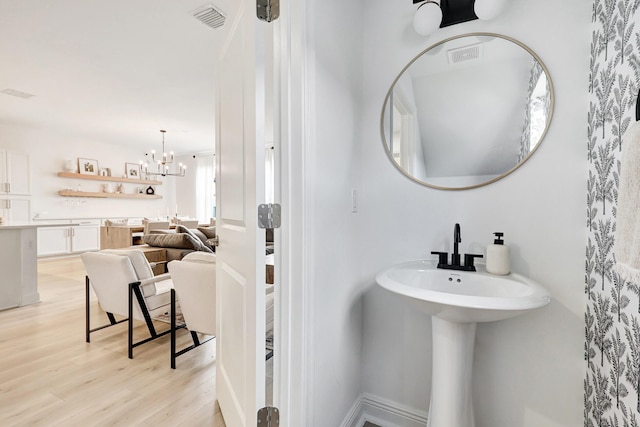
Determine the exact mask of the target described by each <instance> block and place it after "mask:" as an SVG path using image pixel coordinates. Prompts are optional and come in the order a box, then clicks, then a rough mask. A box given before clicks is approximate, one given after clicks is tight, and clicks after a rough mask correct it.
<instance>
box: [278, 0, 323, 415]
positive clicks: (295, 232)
mask: <svg viewBox="0 0 640 427" xmlns="http://www.w3.org/2000/svg"><path fill="white" fill-rule="evenodd" d="M311 8H312V5H311V3H310V2H308V1H307V0H281V1H280V18H279V19H278V20H277V21H275V22H276V23H277V29H276V31H277V34H278V36H277V41H276V44H275V46H274V52H275V55H276V58H277V61H276V63H277V64H278V68H279V69H278V73H279V79H278V80H279V82H280V85H279V88H278V89H279V90H278V93H279V109H278V110H279V111H280V120H279V122H280V126H279V138H276V141H279V145H280V150H279V151H280V159H279V160H280V161H279V164H280V168H279V169H280V170H279V173H280V198H281V200H280V202H281V205H282V228H281V229H280V230H279V232H278V231H276V235H275V240H276V247H275V250H276V253H280V254H281V256H280V259H278V257H276V259H275V279H276V280H275V282H276V283H278V284H279V285H277V286H276V292H277V293H276V299H277V301H278V302H277V303H276V313H275V316H276V317H275V328H276V329H275V330H276V343H275V352H276V353H275V354H276V355H277V356H276V360H275V363H274V390H273V392H274V404H275V406H277V407H278V408H279V411H280V418H281V421H282V422H283V423H282V424H281V425H283V426H285V427H293V426H303V425H304V426H312V425H313V418H314V417H313V401H314V396H313V391H314V381H313V375H312V374H313V354H314V351H313V350H314V347H315V337H314V336H313V335H312V331H313V329H312V328H311V327H310V325H311V324H312V323H311V320H312V319H313V305H312V301H313V281H314V280H313V277H314V275H313V269H314V265H315V264H314V263H313V261H312V260H313V259H314V254H313V248H314V244H313V243H314V240H315V239H314V235H313V227H311V225H312V224H313V223H314V203H313V200H314V197H313V195H314V188H315V187H314V181H313V180H314V177H315V170H314V169H313V168H314V162H313V161H312V160H313V158H314V151H315V150H314V146H315V132H314V131H315V114H314V113H315V111H314V108H313V100H314V99H315V97H314V88H315V78H314V72H313V71H314V64H315V58H314V56H313V50H312V49H308V45H309V43H311V42H312V34H313V32H312V30H313V22H312V20H309V19H307V16H310V9H311ZM278 242H279V243H278Z"/></svg>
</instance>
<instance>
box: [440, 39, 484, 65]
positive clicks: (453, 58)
mask: <svg viewBox="0 0 640 427" xmlns="http://www.w3.org/2000/svg"><path fill="white" fill-rule="evenodd" d="M447 55H448V56H449V64H458V63H460V62H466V61H473V60H476V59H480V57H481V56H482V43H477V44H472V45H469V46H464V47H459V48H457V49H451V50H449V51H447Z"/></svg>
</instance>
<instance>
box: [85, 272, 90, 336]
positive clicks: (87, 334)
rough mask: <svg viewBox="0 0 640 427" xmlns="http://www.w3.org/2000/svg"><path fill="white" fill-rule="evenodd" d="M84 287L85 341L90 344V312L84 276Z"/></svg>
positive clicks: (86, 282)
mask: <svg viewBox="0 0 640 427" xmlns="http://www.w3.org/2000/svg"><path fill="white" fill-rule="evenodd" d="M84 285H85V293H84V297H85V299H84V302H85V310H86V311H85V341H86V342H91V338H90V337H89V335H90V334H91V321H90V318H89V316H90V311H91V310H89V276H84Z"/></svg>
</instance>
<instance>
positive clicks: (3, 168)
mask: <svg viewBox="0 0 640 427" xmlns="http://www.w3.org/2000/svg"><path fill="white" fill-rule="evenodd" d="M0 194H11V195H20V196H28V195H30V194H31V171H30V165H29V156H28V155H27V154H24V153H19V152H16V151H9V150H0Z"/></svg>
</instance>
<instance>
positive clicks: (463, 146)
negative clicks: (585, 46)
mask: <svg viewBox="0 0 640 427" xmlns="http://www.w3.org/2000/svg"><path fill="white" fill-rule="evenodd" d="M553 100H554V95H553V84H552V83H551V78H550V76H549V72H548V71H547V68H546V67H545V65H544V64H543V63H542V61H541V60H540V58H539V57H538V56H537V55H536V54H535V53H534V52H533V51H532V50H531V49H529V48H528V47H527V46H525V45H523V44H522V43H520V42H519V41H517V40H514V39H512V38H509V37H506V36H502V35H498V34H488V33H474V34H465V35H460V36H456V37H452V38H449V39H446V40H443V41H441V42H439V43H436V44H435V45H433V46H431V47H429V48H428V49H426V50H424V51H423V52H422V53H420V54H419V55H418V56H416V57H415V58H414V59H413V60H412V61H411V62H409V64H407V66H406V67H404V69H403V70H402V71H401V72H400V75H398V77H397V78H396V79H395V81H394V82H393V84H392V85H391V88H390V89H389V92H388V94H387V98H386V100H385V103H384V107H383V109H382V121H381V131H382V140H383V143H384V146H385V149H386V150H387V154H388V155H389V158H390V159H391V161H392V162H393V164H394V165H396V167H397V168H398V169H399V170H400V171H401V172H402V173H404V174H405V175H406V176H408V177H409V178H411V179H413V180H414V181H416V182H419V183H421V184H424V185H426V186H428V187H433V188H438V189H443V190H462V189H468V188H475V187H480V186H483V185H487V184H490V183H492V182H495V181H497V180H499V179H501V178H504V177H505V176H507V175H509V174H510V173H511V172H513V171H514V170H516V169H517V168H518V167H519V166H520V165H522V164H523V163H524V162H525V161H526V160H527V159H528V158H529V157H530V156H531V154H532V153H533V152H534V151H535V150H536V148H537V147H538V146H539V145H540V142H541V141H542V139H543V138H544V135H545V134H546V132H547V129H548V128H549V124H550V123H551V116H552V114H553Z"/></svg>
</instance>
